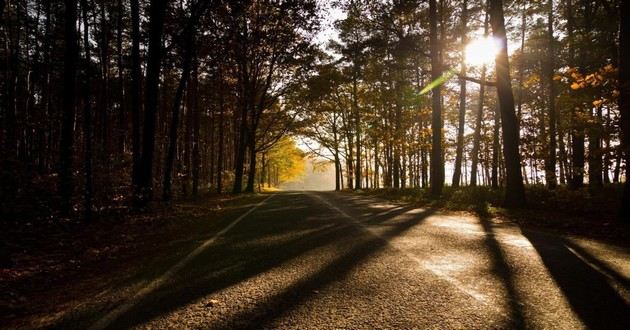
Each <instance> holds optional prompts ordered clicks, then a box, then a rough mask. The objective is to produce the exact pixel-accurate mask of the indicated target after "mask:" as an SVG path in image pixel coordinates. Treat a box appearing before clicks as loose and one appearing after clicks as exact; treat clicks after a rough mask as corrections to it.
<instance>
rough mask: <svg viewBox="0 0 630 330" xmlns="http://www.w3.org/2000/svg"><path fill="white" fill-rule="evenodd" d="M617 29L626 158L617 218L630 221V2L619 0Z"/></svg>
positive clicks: (620, 97) (621, 111)
mask: <svg viewBox="0 0 630 330" xmlns="http://www.w3.org/2000/svg"><path fill="white" fill-rule="evenodd" d="M619 6H620V10H619V12H620V16H621V19H620V22H619V24H620V30H619V86H620V91H621V93H620V95H619V110H620V113H621V129H622V131H621V132H622V146H623V151H624V154H625V158H626V182H625V183H624V189H623V195H622V198H621V204H620V205H621V210H620V211H619V219H620V220H621V221H624V222H626V223H628V222H630V180H629V179H628V165H629V164H630V63H629V60H630V3H629V2H628V1H620V5H619Z"/></svg>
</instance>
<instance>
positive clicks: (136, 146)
mask: <svg viewBox="0 0 630 330" xmlns="http://www.w3.org/2000/svg"><path fill="white" fill-rule="evenodd" d="M130 9H131V86H130V88H131V93H130V94H131V126H132V133H131V139H132V142H131V147H132V163H133V164H132V173H131V185H132V189H133V193H134V199H135V200H136V201H137V200H138V199H139V198H140V187H139V179H140V159H141V157H142V154H141V151H142V150H141V148H142V138H141V134H140V129H141V123H140V118H141V111H140V84H141V80H142V77H141V75H142V72H141V69H140V8H139V5H138V0H131V1H130Z"/></svg>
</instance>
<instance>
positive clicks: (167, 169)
mask: <svg viewBox="0 0 630 330" xmlns="http://www.w3.org/2000/svg"><path fill="white" fill-rule="evenodd" d="M192 35H193V34H192V33H191V31H187V33H186V34H185V36H184V37H185V38H186V41H185V45H184V50H183V54H182V55H183V56H182V57H183V62H182V75H181V77H180V79H179V84H178V86H177V91H176V92H175V99H174V100H173V108H172V111H171V126H170V133H169V142H168V151H167V153H166V158H165V159H164V182H163V187H162V189H163V190H162V200H163V201H165V202H168V201H170V200H171V199H173V192H172V180H171V178H172V174H173V164H174V163H175V152H176V151H177V132H178V129H179V119H180V115H179V109H180V108H181V103H182V97H183V95H184V89H186V84H187V83H188V77H189V76H190V70H191V61H192V56H193V55H192V53H193V51H192V43H193V40H192V39H193V38H194V37H193V36H192Z"/></svg>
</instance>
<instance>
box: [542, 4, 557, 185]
mask: <svg viewBox="0 0 630 330" xmlns="http://www.w3.org/2000/svg"><path fill="white" fill-rule="evenodd" d="M547 6H548V11H547V38H548V48H549V55H548V56H547V70H546V71H547V72H546V78H547V84H548V86H547V87H548V95H547V96H548V101H547V103H548V108H549V155H548V156H547V161H546V162H545V179H546V181H547V187H548V188H549V189H555V188H556V186H557V185H558V179H557V177H556V145H557V142H556V92H555V88H554V80H553V75H554V65H555V61H554V56H555V53H554V37H553V0H547Z"/></svg>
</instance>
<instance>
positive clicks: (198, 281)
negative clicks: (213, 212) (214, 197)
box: [79, 192, 628, 329]
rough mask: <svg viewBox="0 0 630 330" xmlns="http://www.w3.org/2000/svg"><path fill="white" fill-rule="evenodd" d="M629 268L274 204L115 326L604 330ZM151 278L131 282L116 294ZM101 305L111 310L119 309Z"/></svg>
mask: <svg viewBox="0 0 630 330" xmlns="http://www.w3.org/2000/svg"><path fill="white" fill-rule="evenodd" d="M208 235H212V234H211V233H208V234H206V235H202V237H203V236H208ZM188 243H189V244H192V243H193V242H188ZM558 256H559V257H560V258H561V260H556V259H557V258H558ZM602 256H603V257H602ZM625 256H627V253H626V251H622V250H611V249H610V248H609V247H608V246H606V245H597V244H591V243H589V242H588V241H580V240H568V239H563V238H560V237H556V236H549V235H547V234H542V233H537V232H532V231H523V230H521V229H520V228H519V227H518V226H516V225H514V224H512V223H510V222H505V221H497V220H494V219H488V218H485V217H478V216H475V215H472V214H465V213H458V214H453V213H442V212H440V211H439V210H437V209H433V208H420V207H416V206H412V205H399V204H393V203H387V202H383V201H380V200H377V199H373V198H360V197H356V196H355V195H349V194H337V193H322V192H307V193H301V192H300V193H298V192H292V193H280V194H279V195H278V196H276V198H275V199H272V200H270V201H269V202H268V203H266V204H265V205H263V206H261V207H260V209H259V210H257V211H256V212H253V213H252V214H251V215H250V216H249V217H248V219H246V220H244V221H242V222H241V223H239V225H238V226H236V227H234V229H233V230H231V231H229V232H226V233H225V234H224V235H223V236H222V237H220V238H219V239H218V240H217V241H216V243H215V244H213V245H212V246H208V247H207V248H206V249H205V250H204V251H202V252H201V253H199V254H198V255H197V256H196V257H195V258H194V259H193V260H192V261H191V262H190V263H189V264H187V265H186V266H185V267H183V268H182V269H181V270H179V271H178V272H177V273H176V274H174V276H173V277H172V278H169V279H168V280H167V281H165V282H163V283H162V284H161V285H160V286H159V287H156V288H155V289H154V290H153V291H152V292H151V293H150V294H148V295H146V297H143V299H141V300H139V301H137V302H136V303H134V305H133V307H132V308H131V309H130V310H129V311H127V312H126V313H124V314H123V315H121V316H120V318H118V319H116V320H115V322H114V323H113V324H112V326H113V327H126V326H136V327H140V328H145V327H146V328H156V327H157V328H174V327H182V326H183V327H193V328H208V327H212V328H250V327H256V328H306V327H308V328H329V327H331V325H334V327H336V328H338V327H346V328H379V327H382V326H383V325H384V324H387V325H389V326H392V327H400V328H405V327H422V328H432V327H437V326H439V327H441V328H523V327H526V328H560V329H574V328H582V327H584V326H595V327H596V326H598V325H602V324H604V323H605V322H607V320H606V319H605V318H603V319H602V314H601V311H598V310H597V308H591V309H585V307H586V306H589V305H597V304H598V303H599V302H600V301H606V302H607V304H609V305H608V308H609V310H611V311H613V312H620V311H622V310H623V309H624V308H627V306H628V305H627V301H628V300H627V299H628V294H627V293H628V292H627V289H628V281H627V274H628V272H627V270H628V262H627V259H624V257H625ZM173 260H177V259H176V258H175V257H174V259H173ZM558 263H559V264H558ZM562 267H565V268H567V269H566V270H564V269H563V268H562ZM573 271H575V272H576V273H571V272H573ZM156 276H159V272H158V273H155V272H152V273H149V274H144V275H142V276H138V277H137V278H136V280H135V281H133V282H131V284H130V285H129V286H127V287H126V289H125V292H129V291H130V288H136V290H137V289H138V288H139V287H142V286H143V285H142V284H143V283H144V284H147V285H149V284H150V283H152V280H151V279H153V278H155V277H156ZM576 283H578V284H579V287H575V285H576ZM590 286H593V288H590ZM584 288H587V289H584ZM582 289H584V290H588V291H587V292H593V290H596V292H597V293H596V294H590V293H589V294H584V293H580V292H579V290H582ZM576 290H578V291H577V293H576ZM624 290H625V291H624ZM110 293H111V297H110V298H109V301H111V302H115V301H124V299H125V298H124V297H121V296H120V295H116V294H114V291H111V292H110ZM622 297H625V298H622ZM104 299H106V298H104ZM624 299H625V300H624ZM610 304H612V307H610ZM101 308H102V307H101ZM94 310H98V307H93V310H91V311H87V314H85V315H86V316H83V317H87V318H89V317H90V315H91V314H90V313H94ZM611 317H613V319H614V318H615V317H616V318H617V319H618V320H619V322H624V318H623V316H619V315H616V316H615V315H613V316H611ZM79 319H80V316H79ZM621 324H623V323H621Z"/></svg>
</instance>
